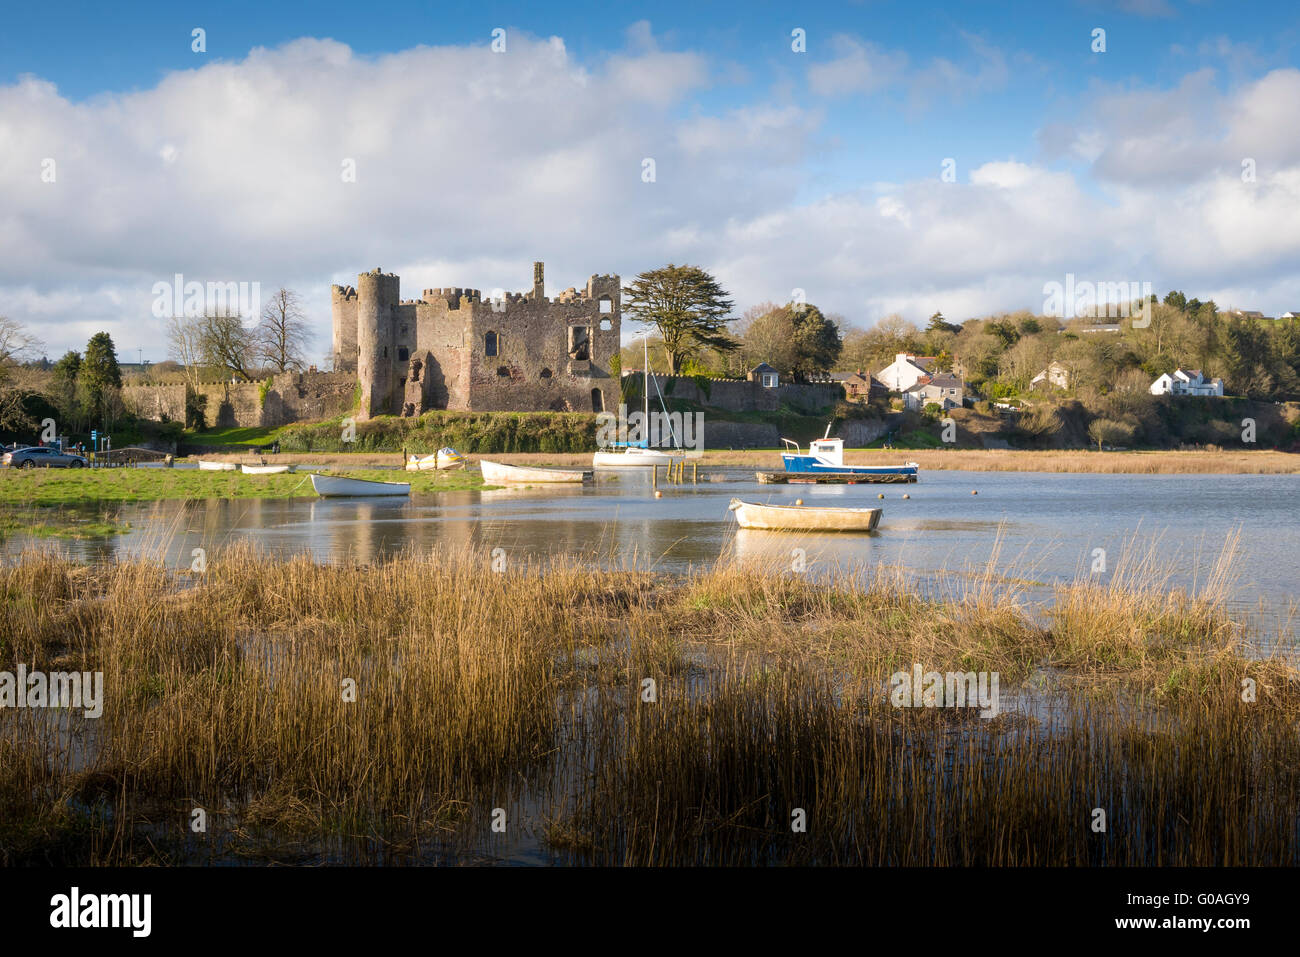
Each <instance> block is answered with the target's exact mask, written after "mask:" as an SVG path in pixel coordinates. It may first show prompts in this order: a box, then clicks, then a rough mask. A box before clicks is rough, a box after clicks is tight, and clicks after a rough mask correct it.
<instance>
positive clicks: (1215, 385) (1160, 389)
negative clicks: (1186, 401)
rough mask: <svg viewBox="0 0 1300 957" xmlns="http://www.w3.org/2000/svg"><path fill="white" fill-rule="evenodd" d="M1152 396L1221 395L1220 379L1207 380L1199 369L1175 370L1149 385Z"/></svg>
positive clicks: (1221, 385) (1221, 384) (1221, 381)
mask: <svg viewBox="0 0 1300 957" xmlns="http://www.w3.org/2000/svg"><path fill="white" fill-rule="evenodd" d="M1150 392H1151V394H1152V395H1204V396H1221V395H1223V380H1222V379H1207V378H1205V376H1204V375H1203V374H1202V373H1201V370H1200V369H1175V370H1174V371H1173V372H1172V373H1169V372H1166V373H1165V374H1164V375H1162V376H1161V377H1160V378H1158V379H1156V381H1155V382H1152V383H1151V389H1150Z"/></svg>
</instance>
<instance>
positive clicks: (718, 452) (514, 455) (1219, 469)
mask: <svg viewBox="0 0 1300 957" xmlns="http://www.w3.org/2000/svg"><path fill="white" fill-rule="evenodd" d="M591 456H592V453H590V452H485V453H478V452H472V453H469V454H468V456H467V457H468V459H469V461H470V463H471V464H474V463H477V462H478V461H479V460H480V459H484V458H486V459H489V460H491V461H494V462H504V463H506V464H507V465H543V466H544V465H554V466H566V467H574V466H584V467H586V468H590V467H591ZM200 457H201V458H204V459H207V460H209V461H219V462H248V461H250V460H251V457H250V456H249V455H248V454H247V453H227V454H221V455H204V456H200ZM265 458H266V460H267V461H268V462H274V463H276V464H282V465H349V466H352V467H359V468H366V467H375V466H388V467H397V466H398V465H400V464H401V453H399V452H282V453H280V454H279V455H267V456H265ZM844 458H845V464H846V465H873V464H891V463H901V462H916V463H917V464H918V465H920V466H921V469H922V470H923V471H924V470H927V469H928V470H931V471H939V470H943V471H967V472H1067V473H1077V474H1103V475H1104V474H1116V475H1119V474H1131V475H1179V474H1186V475H1297V474H1300V455H1295V454H1292V453H1289V452H1275V451H1268V450H1260V451H1193V452H1182V451H1154V452H1141V451H1135V452H1092V451H1088V450H1084V449H1065V450H1055V449H1054V450H1046V451H1036V450H1033V451H1031V450H1023V449H883V450H882V449H849V450H846V451H845V453H844ZM691 462H698V463H699V465H700V467H701V468H707V467H710V466H712V467H735V468H753V469H755V470H760V469H761V470H769V471H770V470H773V469H780V468H781V453H780V451H779V450H776V449H742V450H734V451H733V450H726V449H710V450H708V451H706V452H704V453H702V454H701V455H699V456H695V457H691V458H688V459H687V463H688V466H689V463H691Z"/></svg>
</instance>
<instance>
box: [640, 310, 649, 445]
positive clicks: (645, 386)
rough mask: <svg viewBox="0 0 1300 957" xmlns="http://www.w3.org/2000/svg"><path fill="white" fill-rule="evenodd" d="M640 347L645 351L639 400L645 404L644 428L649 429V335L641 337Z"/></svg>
mask: <svg viewBox="0 0 1300 957" xmlns="http://www.w3.org/2000/svg"><path fill="white" fill-rule="evenodd" d="M641 346H642V348H643V349H644V350H645V352H644V356H645V357H644V358H643V359H642V361H641V369H642V380H641V391H642V392H643V393H644V395H642V396H641V399H642V401H643V403H644V404H645V421H646V424H645V428H647V429H648V428H650V333H648V332H647V333H646V334H645V335H644V336H642V337H641Z"/></svg>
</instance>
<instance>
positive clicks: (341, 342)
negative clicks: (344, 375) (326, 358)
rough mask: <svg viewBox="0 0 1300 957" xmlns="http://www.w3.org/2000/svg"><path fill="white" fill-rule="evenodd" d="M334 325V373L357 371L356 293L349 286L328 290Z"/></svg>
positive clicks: (333, 287)
mask: <svg viewBox="0 0 1300 957" xmlns="http://www.w3.org/2000/svg"><path fill="white" fill-rule="evenodd" d="M330 315H331V318H332V320H333V325H334V350H333V351H334V371H335V372H353V373H355V372H356V371H357V291H356V290H355V289H353V288H352V287H351V286H332V287H331V288H330Z"/></svg>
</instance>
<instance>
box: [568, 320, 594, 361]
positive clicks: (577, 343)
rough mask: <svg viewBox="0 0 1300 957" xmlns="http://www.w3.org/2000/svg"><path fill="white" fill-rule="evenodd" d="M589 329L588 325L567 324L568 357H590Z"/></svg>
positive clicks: (575, 358)
mask: <svg viewBox="0 0 1300 957" xmlns="http://www.w3.org/2000/svg"><path fill="white" fill-rule="evenodd" d="M590 343H591V329H590V328H589V327H588V326H569V358H570V359H573V360H575V361H585V360H588V359H590V358H591V348H590Z"/></svg>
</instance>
